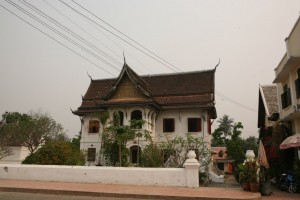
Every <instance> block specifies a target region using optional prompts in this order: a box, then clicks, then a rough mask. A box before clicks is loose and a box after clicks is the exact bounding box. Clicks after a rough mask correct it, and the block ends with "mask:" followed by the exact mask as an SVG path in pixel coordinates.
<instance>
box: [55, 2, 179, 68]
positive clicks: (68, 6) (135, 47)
mask: <svg viewBox="0 0 300 200" xmlns="http://www.w3.org/2000/svg"><path fill="white" fill-rule="evenodd" d="M59 1H60V2H61V3H62V4H64V5H65V6H67V7H69V8H70V9H71V10H73V11H75V12H76V13H78V14H79V15H81V16H82V17H84V18H86V19H88V20H90V21H91V22H93V23H94V24H96V25H98V26H99V27H101V28H102V29H104V30H105V31H107V32H109V33H110V34H112V35H114V36H115V37H117V38H119V39H120V40H122V41H123V42H125V43H127V44H128V45H130V46H132V47H133V48H135V49H136V50H138V51H140V52H142V53H143V54H145V55H147V56H149V57H150V58H152V59H154V60H156V61H157V62H159V63H160V64H162V65H164V66H166V67H167V68H169V69H171V70H172V71H174V72H177V71H176V70H174V69H173V68H171V67H170V66H168V65H166V64H165V63H164V62H162V61H160V60H159V59H157V58H155V57H154V56H152V55H150V54H149V53H147V52H145V51H143V50H142V49H140V48H138V47H136V46H135V45H133V44H132V43H130V42H128V41H127V40H125V39H124V38H122V37H120V36H119V35H117V34H115V33H114V32H112V31H110V30H109V29H107V28H105V27H104V26H102V25H101V24H99V23H97V22H95V21H94V20H92V19H91V18H89V17H87V16H86V15H84V14H83V13H81V12H79V11H78V10H76V9H75V8H73V7H72V6H70V5H69V4H67V3H65V2H63V1H62V0H59Z"/></svg>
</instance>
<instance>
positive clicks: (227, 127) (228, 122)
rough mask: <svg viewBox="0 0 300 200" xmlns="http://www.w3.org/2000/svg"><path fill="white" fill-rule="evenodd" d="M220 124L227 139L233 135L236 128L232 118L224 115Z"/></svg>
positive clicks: (219, 121)
mask: <svg viewBox="0 0 300 200" xmlns="http://www.w3.org/2000/svg"><path fill="white" fill-rule="evenodd" d="M217 122H218V123H220V125H219V128H221V130H222V131H223V134H224V137H225V138H226V137H227V136H228V135H229V136H230V135H231V134H232V130H233V127H234V120H233V119H232V118H230V117H229V116H228V115H223V117H222V118H220V119H219V120H218V121H217Z"/></svg>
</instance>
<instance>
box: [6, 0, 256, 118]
mask: <svg viewBox="0 0 300 200" xmlns="http://www.w3.org/2000/svg"><path fill="white" fill-rule="evenodd" d="M5 1H6V2H8V1H10V0H5ZM59 1H60V2H61V3H63V4H65V5H66V6H68V7H69V8H71V7H70V6H69V5H67V4H66V3H64V2H62V1H61V0H59ZM72 1H73V0H72ZM10 2H11V1H10ZM73 2H74V3H76V2H75V1H73ZM8 3H9V2H8ZM78 5H79V4H78ZM1 7H3V6H2V5H1ZM3 8H4V9H6V10H7V11H9V12H11V13H12V14H13V15H15V16H17V17H18V18H20V19H21V20H23V21H24V22H26V23H27V24H29V25H30V26H32V27H34V28H35V29H37V30H39V31H40V32H42V33H43V34H45V35H46V36H48V37H50V38H51V39H53V40H54V41H56V42H58V43H59V44H61V45H62V46H64V47H65V48H67V49H69V50H71V51H72V52H73V53H75V54H77V55H78V56H80V57H82V58H84V59H85V60H87V61H88V62H90V63H92V64H93V65H95V66H97V67H98V68H100V69H102V70H104V71H105V72H107V73H109V74H110V75H113V76H115V75H114V74H112V73H110V72H108V71H107V70H105V69H104V68H102V67H100V66H99V65H97V64H95V63H94V62H92V61H90V60H89V59H87V58H85V57H84V56H82V55H80V54H79V53H77V52H75V51H74V50H72V49H71V48H69V47H67V46H66V45H64V44H62V43H61V42H59V41H58V40H56V39H55V38H53V37H52V36H50V35H48V34H47V33H45V32H44V31H42V30H40V29H39V28H37V27H35V26H34V25H32V24H30V23H29V22H27V21H26V20H24V19H22V18H21V17H19V16H18V15H16V14H15V13H13V12H12V11H10V10H8V9H7V8H5V7H3ZM71 9H72V10H74V11H75V12H77V13H78V14H80V12H79V11H76V10H75V9H73V8H71ZM19 10H20V9H19ZM87 12H88V11H87ZM25 14H26V13H25ZM80 15H81V16H84V17H85V18H86V19H88V20H90V21H91V22H93V23H94V24H96V25H98V26H100V27H101V28H103V27H102V26H101V25H99V24H98V23H96V22H94V21H93V20H91V19H89V18H88V17H86V16H85V15H83V14H80ZM100 20H101V19H100ZM104 29H105V28H104ZM105 30H106V29H105ZM52 31H53V30H52ZM106 31H108V32H110V31H109V30H106ZM118 32H119V31H118ZM110 33H111V32H110ZM112 34H113V35H115V36H116V34H114V33H112ZM122 35H124V34H122ZM117 37H118V36H117ZM118 38H119V39H121V38H120V37H118ZM122 40H123V41H124V39H122ZM126 43H128V44H129V42H126ZM131 46H132V45H131ZM150 57H151V56H150ZM155 60H156V59H155ZM161 64H162V63H161ZM163 65H164V66H166V65H165V64H163ZM166 67H168V66H166ZM168 68H169V67H168ZM169 69H170V68H169ZM172 70H173V69H172ZM173 71H174V70H173ZM175 72H176V71H175ZM215 92H216V94H217V95H219V96H221V97H222V98H224V99H225V100H227V101H229V102H231V103H233V104H235V105H237V106H240V107H243V108H244V109H247V110H249V111H252V112H255V113H257V111H256V110H255V109H252V108H250V107H248V106H245V105H243V104H241V103H239V102H236V101H235V100H233V99H231V98H229V97H227V96H225V95H223V94H221V93H219V92H217V91H215Z"/></svg>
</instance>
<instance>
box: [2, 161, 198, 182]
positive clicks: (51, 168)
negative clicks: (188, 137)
mask: <svg viewBox="0 0 300 200" xmlns="http://www.w3.org/2000/svg"><path fill="white" fill-rule="evenodd" d="M196 173H197V172H196ZM196 175H198V174H194V175H192V176H194V177H195V176H196ZM0 179H15V180H37V181H58V182H81V183H102V184H129V185H156V186H187V180H186V169H185V168H135V167H134V168H133V167H132V168H130V167H127V168H125V167H85V166H55V165H16V164H0Z"/></svg>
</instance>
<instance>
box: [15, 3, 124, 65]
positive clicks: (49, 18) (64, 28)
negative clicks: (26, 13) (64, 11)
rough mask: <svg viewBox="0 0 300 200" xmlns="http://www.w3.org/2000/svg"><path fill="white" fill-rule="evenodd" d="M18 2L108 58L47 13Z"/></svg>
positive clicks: (28, 4)
mask: <svg viewBox="0 0 300 200" xmlns="http://www.w3.org/2000/svg"><path fill="white" fill-rule="evenodd" d="M18 1H19V2H21V3H22V4H23V5H25V6H27V7H28V8H30V9H31V10H33V11H34V12H36V13H38V14H39V15H41V16H42V17H44V18H46V19H47V20H48V21H50V22H52V23H53V24H54V25H56V26H58V27H59V28H60V29H62V30H63V31H65V32H67V33H68V34H70V35H71V36H73V37H74V38H76V39H78V40H79V41H81V42H82V43H84V44H85V45H87V46H88V47H90V48H92V49H94V50H95V51H97V52H98V53H100V54H101V55H103V56H105V57H106V55H105V54H104V53H103V52H102V51H101V50H100V49H98V48H97V47H96V46H95V45H93V44H91V43H90V42H88V41H87V40H85V39H84V38H82V37H81V36H79V35H78V34H76V33H74V32H73V31H72V30H70V29H69V28H67V27H66V26H64V25H62V24H61V23H59V22H58V21H57V20H55V19H54V18H52V17H50V16H49V15H47V14H46V13H45V12H43V11H41V10H40V9H38V8H37V7H35V6H34V5H32V4H30V3H28V2H27V1H26V0H22V1H21V0H18ZM107 58H108V59H110V60H111V61H113V62H117V64H119V65H120V63H119V62H118V61H116V60H115V59H112V58H111V57H107ZM113 68H114V69H116V70H117V71H118V70H120V69H119V68H117V67H115V66H113Z"/></svg>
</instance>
